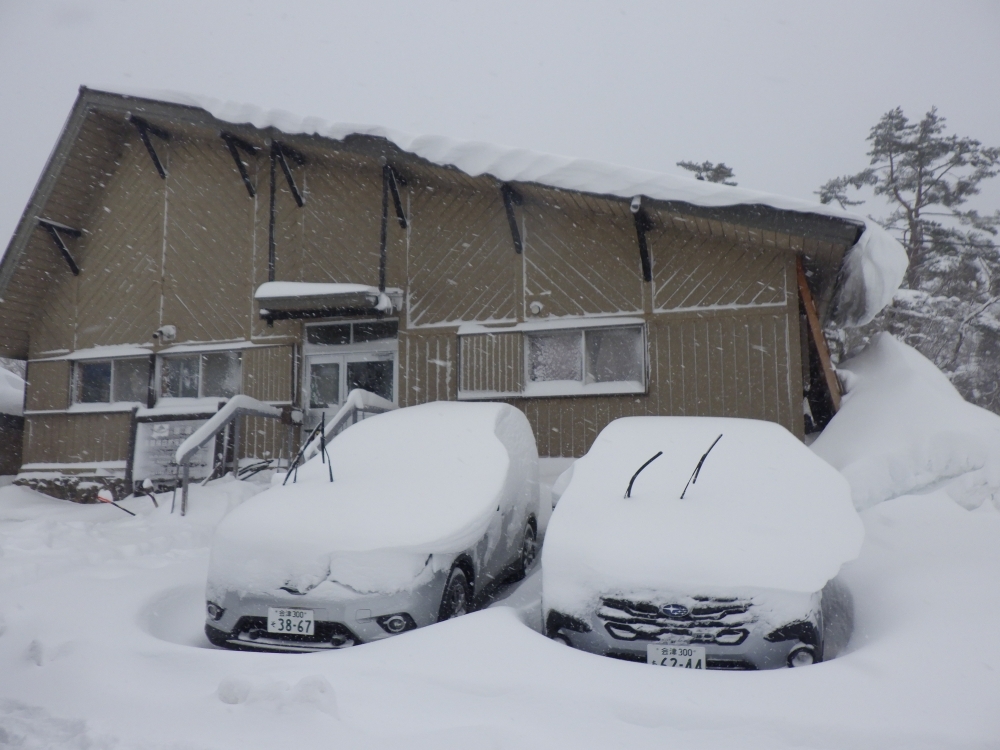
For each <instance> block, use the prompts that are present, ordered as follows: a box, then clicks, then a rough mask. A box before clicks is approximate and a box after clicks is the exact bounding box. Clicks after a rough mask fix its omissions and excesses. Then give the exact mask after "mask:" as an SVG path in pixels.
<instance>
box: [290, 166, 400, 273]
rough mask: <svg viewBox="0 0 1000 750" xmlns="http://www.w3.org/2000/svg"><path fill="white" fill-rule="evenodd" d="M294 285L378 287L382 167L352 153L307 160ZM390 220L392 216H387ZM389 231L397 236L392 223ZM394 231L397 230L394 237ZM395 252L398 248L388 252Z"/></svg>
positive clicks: (397, 232)
mask: <svg viewBox="0 0 1000 750" xmlns="http://www.w3.org/2000/svg"><path fill="white" fill-rule="evenodd" d="M304 171H305V180H306V199H305V200H306V203H305V206H304V208H303V209H302V211H303V212H304V215H303V242H302V255H301V262H300V265H299V269H298V276H297V277H296V278H297V280H300V281H318V282H325V281H330V282H348V283H355V284H371V285H377V284H378V267H379V233H380V223H381V216H382V168H381V166H380V165H379V164H378V162H376V161H375V160H374V159H362V158H360V157H357V156H354V155H352V154H337V155H334V156H331V157H327V158H320V157H315V156H313V157H310V160H309V163H308V164H307V165H306V168H305V170H304ZM390 215H391V216H393V217H394V216H395V213H391V214H390ZM392 225H393V226H390V227H389V232H390V235H389V236H390V238H395V241H396V243H398V242H399V240H400V238H401V237H402V233H401V231H400V229H399V225H398V224H397V223H396V221H395V219H393V220H392ZM393 229H395V230H396V231H395V232H394V231H393ZM393 249H395V250H397V251H398V248H391V247H390V248H389V250H390V251H392V250H393Z"/></svg>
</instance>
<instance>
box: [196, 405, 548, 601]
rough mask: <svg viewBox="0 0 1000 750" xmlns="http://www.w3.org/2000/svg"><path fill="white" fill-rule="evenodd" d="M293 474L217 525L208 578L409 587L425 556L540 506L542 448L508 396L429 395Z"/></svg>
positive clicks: (221, 582) (270, 584)
mask: <svg viewBox="0 0 1000 750" xmlns="http://www.w3.org/2000/svg"><path fill="white" fill-rule="evenodd" d="M328 452H329V457H330V465H331V466H332V469H333V477H334V481H333V482H330V480H329V473H328V471H329V469H328V466H327V464H325V463H323V462H322V461H321V456H316V457H315V458H313V459H311V460H310V461H309V462H307V463H306V464H305V465H304V466H303V467H302V468H301V469H300V470H299V472H298V482H297V483H295V484H293V483H292V481H291V480H289V482H288V484H287V485H286V486H284V487H274V488H272V489H270V490H269V491H267V492H265V493H262V494H261V495H258V496H257V497H255V498H253V499H252V500H250V501H249V502H247V503H245V504H244V505H242V506H240V507H239V508H238V509H237V510H235V511H234V512H233V513H232V514H231V515H229V516H228V517H227V518H226V519H225V520H224V521H223V522H222V524H220V526H219V529H218V532H217V534H216V537H215V541H214V543H213V546H212V562H211V567H210V572H209V587H210V589H212V590H214V588H213V587H224V588H229V589H233V590H237V591H256V592H267V591H274V590H276V589H278V588H280V587H282V586H284V585H286V584H287V583H289V582H291V583H292V584H293V585H294V586H295V588H296V589H297V590H300V591H304V590H309V589H310V588H313V587H315V586H317V585H319V584H320V583H321V582H323V581H327V580H330V581H334V582H336V583H339V584H343V585H345V586H348V587H349V588H352V589H354V590H356V591H384V592H392V591H398V590H402V589H405V588H407V587H409V586H411V585H412V584H414V583H415V582H417V579H418V577H419V576H421V575H423V574H424V573H425V569H426V566H427V564H428V555H430V554H431V553H454V552H460V551H462V550H464V549H466V548H467V547H469V546H471V545H472V544H474V543H475V542H476V541H477V540H478V539H480V538H481V537H482V535H483V534H484V533H485V531H486V528H487V526H488V525H489V523H490V522H491V520H492V518H493V516H494V514H495V513H496V510H497V508H498V507H500V508H501V510H503V511H506V510H507V509H508V508H509V507H511V506H512V505H513V504H514V503H520V504H528V503H529V502H530V504H531V508H532V510H533V512H537V510H535V509H536V506H537V498H538V484H537V471H538V469H537V462H538V454H537V451H536V448H535V440H534V436H533V434H532V432H531V426H530V425H529V424H528V420H527V418H526V417H525V416H524V414H522V413H521V412H520V411H519V410H517V409H515V408H514V407H512V406H509V405H506V404H491V403H481V404H466V403H455V402H434V403H429V404H423V405H420V406H414V407H410V408H407V409H399V410H398V411H392V412H386V413H385V414H380V415H378V416H375V417H370V418H368V419H366V420H364V421H362V422H360V423H358V424H356V425H354V426H352V427H351V428H350V429H348V430H345V431H344V432H342V433H340V434H339V435H338V436H337V437H336V438H334V439H333V441H332V442H331V443H330V444H329V447H328Z"/></svg>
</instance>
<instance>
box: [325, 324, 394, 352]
mask: <svg viewBox="0 0 1000 750" xmlns="http://www.w3.org/2000/svg"><path fill="white" fill-rule="evenodd" d="M398 335H399V321H397V320H372V321H367V322H364V323H330V324H324V325H318V326H308V327H307V328H306V341H308V342H309V343H310V344H318V345H320V346H341V345H344V344H363V343H365V342H367V341H384V340H386V339H395V338H396V337H397V336H398Z"/></svg>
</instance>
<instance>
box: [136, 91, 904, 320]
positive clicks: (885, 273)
mask: <svg viewBox="0 0 1000 750" xmlns="http://www.w3.org/2000/svg"><path fill="white" fill-rule="evenodd" d="M123 93H130V94H131V95H133V96H141V97H148V98H153V99H159V100H162V101H168V102H173V103H175V104H183V105H187V106H193V107H200V108H201V109H204V110H206V111H208V112H209V113H211V114H212V116H213V117H216V118H218V119H219V120H223V121H224V122H231V123H237V124H240V123H249V124H251V125H253V126H254V127H257V128H269V127H274V128H277V129H278V130H280V131H282V132H283V133H290V134H304V135H318V136H322V137H325V138H331V139H334V140H343V139H344V138H346V137H347V136H349V135H353V134H359V135H370V136H376V137H380V138H385V139H387V140H389V141H390V142H392V143H394V144H395V145H396V146H398V147H399V148H400V149H402V150H403V151H408V152H410V153H413V154H416V155H417V156H420V157H421V158H423V159H426V160H427V161H429V162H431V163H433V164H438V165H441V166H454V167H457V168H458V169H460V170H462V171H463V172H465V173H466V174H469V175H472V176H474V177H475V176H479V175H484V174H489V175H493V176H494V177H496V178H497V179H498V180H500V181H503V182H534V183H538V184H541V185H550V186H552V187H556V188H562V189H564V190H578V191H582V192H587V193H596V194H599V195H613V196H617V197H619V198H633V197H635V196H637V195H638V196H647V197H649V198H653V199H656V200H662V201H679V202H682V203H690V204H692V205H695V206H707V207H721V206H736V205H763V206H770V207H772V208H777V209H781V210H787V211H798V212H800V213H810V214H819V215H821V216H833V217H835V218H838V219H847V220H851V221H856V222H858V223H859V224H863V225H864V226H865V227H866V231H865V232H864V234H863V235H862V238H861V240H860V241H859V242H858V244H857V245H855V249H857V252H856V253H853V254H854V255H855V256H856V258H855V259H854V261H853V262H852V263H851V264H850V265H849V267H847V266H845V273H844V276H843V278H842V284H843V285H844V288H845V289H847V290H848V291H847V292H846V297H845V298H844V300H843V302H842V312H841V317H840V318H839V322H840V324H841V325H864V323H867V322H868V321H870V320H871V319H872V318H874V317H875V316H876V315H877V314H878V313H879V311H880V310H881V309H882V307H884V306H885V305H886V304H888V302H889V300H891V299H892V292H893V291H895V290H896V289H897V288H898V287H899V284H900V282H901V281H902V273H901V272H900V271H899V269H900V264H902V268H903V269H904V270H905V268H906V263H907V257H906V251H905V250H903V248H902V246H901V245H900V244H899V243H898V242H897V241H896V240H895V239H893V238H892V237H891V236H889V235H888V234H887V233H886V232H885V231H884V230H882V228H881V227H880V226H878V224H876V223H875V222H874V221H873V220H872V219H867V218H865V217H863V216H860V215H858V214H852V213H848V212H846V211H844V210H842V209H841V208H839V207H836V206H832V205H822V204H819V203H812V202H810V201H802V200H797V199H795V198H786V197H784V196H779V195H772V194H770V193H762V192H758V191H755V190H746V189H744V188H739V187H732V186H729V185H723V184H720V183H713V182H707V181H704V180H696V179H694V178H692V177H688V176H681V175H668V174H661V173H659V172H653V171H650V170H645V169H635V168H632V167H623V166H619V165H612V164H605V163H602V162H597V161H593V160H590V159H577V158H571V157H566V156H555V155H553V154H544V153H538V152H534V151H529V150H527V149H519V148H511V147H507V146H498V145H494V144H490V143H482V142H466V141H459V140H455V139H452V138H446V137H443V136H429V135H418V136H414V135H409V134H407V133H403V132H400V131H397V130H393V129H391V128H385V127H380V126H375V125H363V124H358V123H336V122H329V121H326V120H323V119H321V118H318V117H300V116H298V115H295V114H292V113H291V112H287V111H284V110H267V109H263V108H261V107H256V106H253V105H248V104H240V103H236V102H229V101H223V100H221V99H214V98H211V97H205V96H195V95H192V94H186V93H181V92H176V91H132V92H123ZM887 290H891V291H887ZM870 305H881V306H880V307H877V308H875V307H871V306H870Z"/></svg>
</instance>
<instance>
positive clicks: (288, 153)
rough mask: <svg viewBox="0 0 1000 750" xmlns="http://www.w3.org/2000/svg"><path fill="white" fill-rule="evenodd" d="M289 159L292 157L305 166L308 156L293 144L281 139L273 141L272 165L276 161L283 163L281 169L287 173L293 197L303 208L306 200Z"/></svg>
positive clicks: (298, 163) (286, 176)
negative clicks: (290, 144) (283, 141)
mask: <svg viewBox="0 0 1000 750" xmlns="http://www.w3.org/2000/svg"><path fill="white" fill-rule="evenodd" d="M288 159H291V160H292V161H294V162H295V163H296V164H297V165H298V166H300V167H303V166H305V163H306V158H305V157H304V156H303V155H302V154H300V153H299V152H298V151H296V150H295V149H294V148H292V147H291V146H286V145H285V144H284V143H282V142H281V141H271V162H272V165H273V164H274V162H277V163H278V164H280V165H281V171H282V172H284V173H285V180H286V181H287V182H288V189H289V190H291V191H292V197H293V198H295V204H296V205H297V206H298V207H299V208H302V207H303V206H304V205H305V204H306V202H305V199H304V198H303V197H302V193H301V192H299V187H298V185H296V184H295V177H294V176H293V175H292V170H291V168H290V167H289V166H288Z"/></svg>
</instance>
